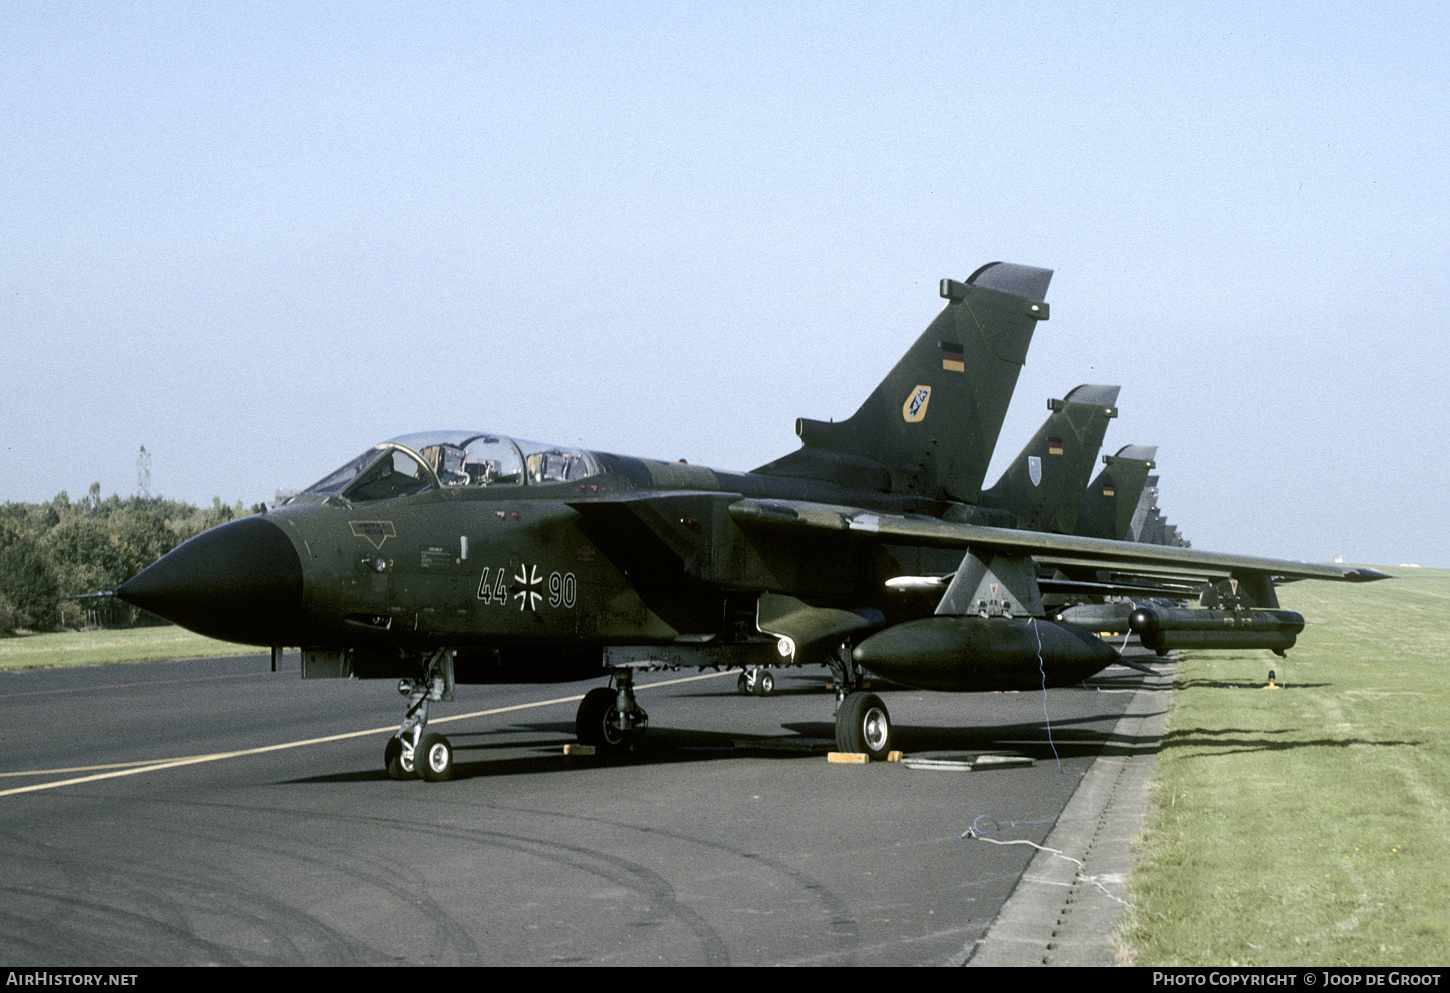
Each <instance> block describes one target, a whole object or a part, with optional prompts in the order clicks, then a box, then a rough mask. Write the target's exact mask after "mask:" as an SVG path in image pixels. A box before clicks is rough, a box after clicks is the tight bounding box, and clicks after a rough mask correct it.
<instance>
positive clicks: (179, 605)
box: [116, 517, 302, 645]
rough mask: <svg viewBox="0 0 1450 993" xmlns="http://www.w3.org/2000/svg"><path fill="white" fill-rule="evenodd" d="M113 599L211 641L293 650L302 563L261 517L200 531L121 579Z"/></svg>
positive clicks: (289, 544)
mask: <svg viewBox="0 0 1450 993" xmlns="http://www.w3.org/2000/svg"><path fill="white" fill-rule="evenodd" d="M116 596H117V597H118V598H120V599H122V600H124V601H126V602H127V603H130V604H134V605H135V606H137V607H141V608H143V609H145V610H149V611H151V613H153V614H156V615H158V616H160V617H164V618H166V619H167V620H168V621H174V622H176V623H177V624H180V625H181V626H182V627H184V628H187V629H189V630H191V631H195V632H197V633H198V634H204V635H207V636H208V637H211V638H220V639H222V640H223V641H239V642H242V643H244V644H249V645H281V644H291V642H290V641H288V640H287V634H288V632H289V631H290V629H291V628H292V627H293V624H294V623H295V621H296V619H297V613H298V611H299V610H301V608H302V561H301V559H300V558H298V556H297V550H296V549H295V548H293V547H292V541H291V539H289V538H288V537H287V535H286V534H284V533H283V532H282V529H281V528H279V527H277V526H276V525H275V524H273V523H271V522H270V521H267V520H265V519H263V518H261V517H244V518H242V519H241V520H238V521H233V522H231V523H230V524H223V525H222V526H221V527H219V528H212V529H211V530H210V531H205V532H203V533H201V534H199V535H197V536H196V537H195V538H192V539H191V540H190V541H188V542H186V543H185V544H183V545H181V546H179V547H177V548H176V549H174V550H173V551H171V552H169V553H167V554H166V555H163V556H162V557H161V558H160V559H158V560H157V561H155V562H153V563H152V564H151V565H149V566H147V567H146V568H145V569H143V570H141V572H139V573H137V574H136V575H135V576H133V577H131V578H130V579H128V580H126V582H124V583H122V584H121V585H120V587H119V588H117V590H116Z"/></svg>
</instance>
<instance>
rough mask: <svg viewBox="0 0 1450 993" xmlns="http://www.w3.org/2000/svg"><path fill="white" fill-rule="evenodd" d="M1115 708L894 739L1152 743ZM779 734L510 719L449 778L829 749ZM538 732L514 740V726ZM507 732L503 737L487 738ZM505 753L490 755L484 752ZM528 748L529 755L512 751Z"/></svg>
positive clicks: (927, 745) (465, 753) (472, 743)
mask: <svg viewBox="0 0 1450 993" xmlns="http://www.w3.org/2000/svg"><path fill="white" fill-rule="evenodd" d="M1117 721H1118V715H1117V714H1103V715H1095V716H1092V717H1084V718H1076V719H1063V720H1061V721H1053V722H1052V728H1051V740H1049V736H1048V729H1047V727H1046V726H1044V725H1043V724H1042V722H1040V721H1039V722H1034V723H1017V724H998V725H992V726H985V727H962V726H931V725H898V732H899V734H900V736H901V737H900V739H899V740H900V743H901V745H902V746H903V750H905V751H907V752H933V753H940V752H962V753H981V752H1003V751H1008V752H1013V753H1016V754H1021V755H1025V756H1028V757H1030V758H1033V759H1036V760H1039V761H1051V760H1052V759H1053V758H1054V749H1055V755H1056V757H1058V758H1061V759H1064V760H1066V759H1075V758H1095V757H1097V756H1100V755H1114V754H1130V753H1131V754H1143V753H1144V752H1145V750H1146V751H1154V750H1156V748H1157V744H1158V739H1157V738H1150V737H1137V736H1129V735H1121V734H1117V733H1115V732H1114V731H1113V728H1114V726H1115V725H1116V724H1117ZM780 726H781V728H782V730H783V731H784V732H787V733H782V734H778V735H758V734H756V735H748V736H747V735H732V734H726V733H721V732H707V731H698V730H691V729H682V728H671V727H651V728H650V730H649V732H648V734H646V735H644V736H643V737H642V738H641V739H640V740H639V741H638V742H637V743H636V744H635V745H634V746H633V747H631V748H630V749H628V750H626V751H622V752H616V753H607V754H596V755H586V756H573V755H564V754H562V745H563V744H564V742H563V741H561V740H560V739H561V737H565V736H572V734H573V730H574V725H573V724H572V723H567V722H554V723H539V724H516V725H512V726H510V727H509V728H507V729H506V730H505V731H502V732H500V731H479V732H456V731H455V732H452V733H450V735H449V737H450V739H451V740H452V742H453V746H454V755H455V758H454V771H453V779H454V780H463V779H475V778H486V777H493V776H525V775H539V774H543V773H554V772H575V771H579V770H583V769H591V768H598V769H604V768H619V767H625V766H636V765H666V764H682V763H693V762H719V761H722V760H730V759H753V760H757V761H758V760H760V759H762V758H768V759H774V760H794V759H814V760H816V761H820V759H821V756H822V755H823V754H824V753H825V752H827V751H829V750H831V749H832V748H833V747H834V745H833V744H832V742H833V739H834V735H835V725H834V724H832V723H830V722H829V721H801V722H790V723H784V724H782V725H780ZM521 731H522V732H524V733H528V734H533V735H538V736H539V737H537V738H535V739H532V740H520V739H519V738H518V737H517V735H518V734H519V733H520V732H521ZM500 734H507V735H508V736H509V737H508V738H507V739H506V740H489V739H490V738H492V737H494V736H496V735H500ZM499 752H510V753H514V754H511V755H508V756H500V757H491V756H490V753H499ZM518 752H532V754H523V755H520V754H517V753H518ZM386 779H388V775H387V773H386V772H385V771H384V770H382V769H378V768H367V769H364V770H357V771H351V772H339V773H332V774H324V775H317V776H307V777H302V778H298V779H290V780H284V781H283V782H287V783H295V784H304V783H308V784H311V783H346V782H372V781H381V780H386Z"/></svg>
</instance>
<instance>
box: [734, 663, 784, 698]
mask: <svg viewBox="0 0 1450 993" xmlns="http://www.w3.org/2000/svg"><path fill="white" fill-rule="evenodd" d="M735 688H736V689H737V690H739V691H740V693H741V695H743V696H770V694H771V693H773V692H775V677H774V676H772V675H771V674H770V670H769V669H762V668H761V667H760V666H751V667H750V668H748V669H745V670H743V671H742V672H741V673H740V678H739V679H737V680H735Z"/></svg>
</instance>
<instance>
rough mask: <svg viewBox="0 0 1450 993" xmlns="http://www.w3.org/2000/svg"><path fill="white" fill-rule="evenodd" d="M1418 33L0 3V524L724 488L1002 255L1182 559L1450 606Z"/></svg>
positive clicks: (1042, 356)
mask: <svg viewBox="0 0 1450 993" xmlns="http://www.w3.org/2000/svg"><path fill="white" fill-rule="evenodd" d="M1447 51H1450V7H1447V6H1446V5H1444V4H1439V3H1424V4H1413V3H1410V4H1406V3H1398V4H1362V5H1340V4H1323V3H1304V4H1263V3H1242V4H1235V3H1224V4H1211V5H1202V9H1199V10H1194V9H1193V7H1192V6H1190V5H1182V4H1166V3H1165V4H1161V5H1159V4H1119V5H1116V6H1114V5H1110V4H1106V3H1079V4H1061V5H1058V4H1035V3H1030V2H1024V3H1012V4H1001V3H992V4H986V3H983V4H891V5H888V4H880V3H866V4H849V3H821V4H807V3H788V2H786V3H781V2H777V3H766V4H759V5H751V4H743V3H724V4H628V3H599V4H565V3H548V4H541V3H521V4H512V5H511V4H506V3H487V4H484V3H478V4H447V3H426V4H418V5H409V6H404V5H394V4H386V3H347V4H326V3H307V4H292V3H287V4H267V3H236V4H230V3H203V4H170V3H167V4H146V3H128V4H109V3H99V2H83V3H73V4H67V3H38V2H37V3H28V2H12V3H9V4H7V5H6V7H5V15H4V30H3V31H0V161H3V162H4V167H3V169H0V221H3V223H0V232H3V234H0V281H3V282H0V290H3V294H0V335H3V346H4V349H3V356H4V360H3V362H0V388H3V391H4V396H5V403H4V406H3V411H4V413H3V415H0V418H3V419H0V424H3V444H4V449H5V453H4V454H5V464H6V466H7V468H6V470H5V471H4V473H3V474H0V500H5V499H8V500H26V501H35V500H45V499H49V498H50V497H52V496H54V495H55V493H57V492H58V491H60V490H62V489H64V490H67V491H69V492H70V494H71V496H72V497H78V496H80V495H81V494H83V493H84V492H85V491H86V489H87V488H88V487H89V486H90V484H91V483H92V482H94V481H99V482H100V484H101V488H102V491H103V493H105V494H110V493H112V492H119V493H122V494H129V493H132V492H134V491H135V490H136V454H137V451H138V449H139V448H140V446H142V445H144V446H146V448H147V449H148V451H150V452H151V455H152V463H151V473H152V475H151V489H152V491H153V492H156V493H161V494H164V495H166V496H169V497H173V498H177V499H184V500H189V501H193V502H200V503H209V502H210V500H211V498H212V497H213V496H220V497H221V498H222V499H223V500H224V501H226V502H228V503H231V502H233V501H235V500H237V499H241V500H244V501H246V502H247V503H253V502H256V501H268V502H270V501H271V499H272V496H273V493H274V492H275V490H277V489H278V488H300V487H302V486H306V485H307V484H309V483H311V482H313V481H314V480H316V479H317V478H319V477H321V476H322V475H324V474H326V473H327V472H328V471H330V470H331V469H333V468H335V467H336V466H337V465H339V464H340V463H342V462H343V461H345V460H346V459H347V458H349V457H350V456H352V455H354V454H356V453H357V452H359V451H361V450H362V449H363V448H365V447H367V446H368V445H369V444H371V443H373V442H375V441H377V440H380V439H382V438H385V437H390V436H393V435H396V434H402V433H405V432H409V431H416V430H423V429H431V428H441V427H482V428H491V429H495V430H499V431H504V432H509V433H513V434H517V435H520V436H522V437H526V438H534V439H539V440H552V441H560V442H571V443H576V444H579V443H582V444H584V445H586V446H588V447H592V448H598V449H603V450H606V451H616V452H623V453H627V454H636V455H645V456H653V457H660V458H679V457H685V458H688V459H689V460H690V461H692V462H699V463H703V464H706V465H713V466H716V467H719V468H728V469H747V468H751V467H754V466H756V465H759V464H761V463H763V462H766V461H768V460H770V459H772V458H775V457H777V456H779V455H781V454H783V453H785V452H787V451H790V450H792V449H794V448H795V447H796V445H797V442H796V439H795V437H794V434H793V433H792V425H793V423H794V419H795V418H796V417H797V416H801V415H804V416H809V417H815V418H820V419H825V418H828V417H836V418H840V417H845V416H848V415H849V414H851V413H852V412H853V411H854V410H855V408H856V406H857V405H858V404H859V403H860V401H861V400H862V399H863V398H864V397H865V395H866V394H867V393H868V392H869V391H870V389H871V388H872V387H873V386H874V385H875V383H876V382H877V381H878V380H879V379H880V378H881V377H882V376H883V375H884V374H885V372H886V371H887V370H888V369H889V368H890V366H891V365H892V364H893V363H894V362H895V360H896V358H897V357H898V356H899V354H900V353H901V352H902V350H904V348H905V347H906V346H907V344H909V342H910V341H911V340H912V339H913V338H914V337H915V336H916V335H917V334H918V333H919V332H920V330H921V329H922V328H923V327H925V325H926V324H927V322H928V321H930V319H931V318H932V316H933V315H934V314H935V313H936V311H937V310H938V309H939V305H940V303H941V301H940V299H939V298H938V297H937V295H936V285H937V280H938V279H940V278H941V277H943V276H954V277H956V278H965V277H966V276H967V275H968V274H969V273H971V272H972V271H973V270H974V269H975V268H976V267H977V266H979V265H981V264H982V263H984V262H988V261H992V260H995V259H1005V260H1008V261H1015V262H1022V263H1027V264H1032V265H1040V266H1046V267H1049V268H1052V269H1055V270H1056V272H1057V275H1056V277H1055V278H1054V280H1053V284H1052V289H1051V292H1050V293H1049V300H1050V301H1051V303H1052V319H1051V320H1050V321H1049V322H1047V323H1046V324H1044V325H1042V326H1041V327H1040V329H1039V332H1038V335H1037V338H1036V340H1035V342H1034V344H1033V348H1032V352H1031V354H1030V355H1029V357H1028V364H1027V368H1026V369H1025V370H1024V373H1023V375H1022V378H1021V381H1020V383H1019V385H1018V390H1017V395H1016V398H1015V400H1014V402H1013V406H1012V411H1011V413H1010V414H1009V419H1008V422H1007V426H1006V428H1005V429H1004V431H1003V435H1002V440H1001V443H1000V445H999V451H998V459H997V463H996V465H995V466H994V468H993V470H992V472H991V473H989V477H988V483H990V482H991V481H992V480H993V479H995V478H996V475H997V473H998V472H1000V470H1001V468H1002V467H1003V465H1004V464H1005V461H1006V460H1007V459H1008V458H1010V456H1011V455H1013V454H1015V453H1016V451H1017V450H1018V448H1020V446H1021V444H1022V443H1023V442H1024V441H1025V440H1026V439H1027V438H1028V437H1029V436H1030V435H1031V433H1032V432H1033V431H1034V430H1035V429H1036V426H1037V424H1038V423H1039V422H1040V421H1041V419H1042V417H1043V416H1044V415H1045V413H1046V410H1045V400H1046V399H1047V398H1048V397H1049V396H1062V395H1063V394H1064V393H1065V392H1066V391H1067V390H1069V389H1071V388H1072V387H1073V386H1075V385H1077V384H1078V383H1083V382H1098V383H1116V384H1121V385H1122V387H1123V391H1122V395H1121V397H1120V406H1121V410H1122V414H1121V416H1120V417H1119V419H1118V420H1117V421H1116V422H1115V423H1114V424H1113V426H1112V428H1111V429H1110V431H1109V434H1108V440H1107V444H1106V446H1105V449H1106V450H1108V451H1112V450H1115V449H1116V448H1118V447H1119V446H1121V445H1124V444H1129V443H1144V444H1146V443H1155V444H1157V445H1159V446H1160V447H1159V465H1160V470H1161V473H1162V476H1163V483H1162V496H1161V502H1162V506H1163V508H1164V510H1165V512H1166V513H1167V515H1168V517H1169V518H1170V520H1172V521H1173V522H1175V523H1177V524H1178V525H1180V526H1181V528H1182V529H1183V531H1184V533H1185V534H1186V535H1187V536H1188V537H1189V538H1190V539H1191V540H1192V541H1193V543H1194V545H1195V547H1198V548H1207V549H1214V550H1223V551H1242V552H1250V553H1256V554H1263V555H1272V556H1278V557H1285V558H1296V559H1308V560H1318V561H1324V560H1327V559H1328V558H1329V557H1330V556H1332V555H1334V554H1335V553H1342V554H1344V555H1345V556H1346V558H1348V559H1349V560H1351V561H1363V562H1372V563H1379V564H1386V563H1388V564H1397V563H1400V562H1421V563H1423V564H1426V565H1439V566H1450V528H1447V524H1446V522H1447V519H1450V497H1447V494H1450V455H1447V453H1450V388H1447V382H1450V346H1447V343H1446V336H1445V333H1444V331H1443V327H1444V323H1445V316H1444V315H1445V313H1446V308H1447V303H1450V299H1447V296H1450V294H1447V292H1446V291H1447V286H1450V223H1447V222H1450V210H1447V206H1450V204H1447V189H1450V165H1447V163H1450V147H1447V146H1450V138H1447V136H1450V120H1447V118H1450V61H1447V54H1446V53H1447Z"/></svg>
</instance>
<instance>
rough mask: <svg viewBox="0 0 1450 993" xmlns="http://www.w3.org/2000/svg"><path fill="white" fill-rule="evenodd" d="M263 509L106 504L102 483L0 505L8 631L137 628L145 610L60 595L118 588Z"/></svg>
mask: <svg viewBox="0 0 1450 993" xmlns="http://www.w3.org/2000/svg"><path fill="white" fill-rule="evenodd" d="M263 509H265V508H264V507H263V505H262V504H256V505H254V506H252V507H251V508H247V507H245V506H244V505H243V504H242V502H241V501H240V500H239V501H237V503H236V504H235V505H234V506H230V507H229V506H227V505H226V504H224V503H222V502H221V499H220V498H219V497H213V498H212V505H211V506H210V507H206V508H198V507H196V506H195V505H193V504H189V503H180V502H178V501H175V500H167V499H165V498H164V497H159V496H158V497H149V496H148V497H142V496H133V497H125V498H123V497H120V496H116V495H114V494H113V495H112V496H110V497H107V498H106V499H104V500H103V499H101V485H100V484H99V483H94V484H92V485H91V488H90V492H89V493H87V494H86V496H84V497H82V498H81V499H80V500H77V501H72V500H71V498H70V496H69V494H67V493H66V492H65V491H64V490H62V491H61V492H60V493H58V494H56V496H55V498H54V499H53V500H51V501H49V502H47V503H8V502H7V503H6V504H5V505H4V506H3V507H0V632H3V633H5V634H13V633H14V632H16V631H17V630H22V629H23V630H30V631H55V630H60V629H65V628H80V627H86V626H91V625H94V624H97V623H106V624H108V625H112V624H119V625H125V624H136V623H140V622H143V619H142V617H141V616H140V614H141V613H142V612H140V611H137V610H135V608H131V607H127V606H126V605H125V604H120V603H118V602H116V601H110V600H82V601H74V600H58V599H57V597H65V596H73V595H75V594H79V593H96V592H100V591H102V590H111V589H115V588H116V587H117V586H119V585H120V584H121V583H123V582H125V581H126V580H127V579H130V578H131V577H132V576H134V575H135V574H136V573H138V572H140V571H141V570H142V569H144V568H145V567H146V566H148V565H150V564H151V563H152V562H155V561H156V560H157V559H158V558H160V557H161V556H163V555H165V554H166V553H167V552H169V551H171V550H172V549H173V548H175V547H176V546H177V545H179V544H181V543H182V542H183V541H186V540H187V539H188V538H191V537H194V536H195V535H198V534H200V533H201V532H203V531H205V530H207V529H208V528H213V527H216V526H217V525H218V524H224V523H226V522H227V521H230V520H232V519H233V518H236V517H245V516H247V515H248V514H254V513H258V512H260V511H262V510H263Z"/></svg>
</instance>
